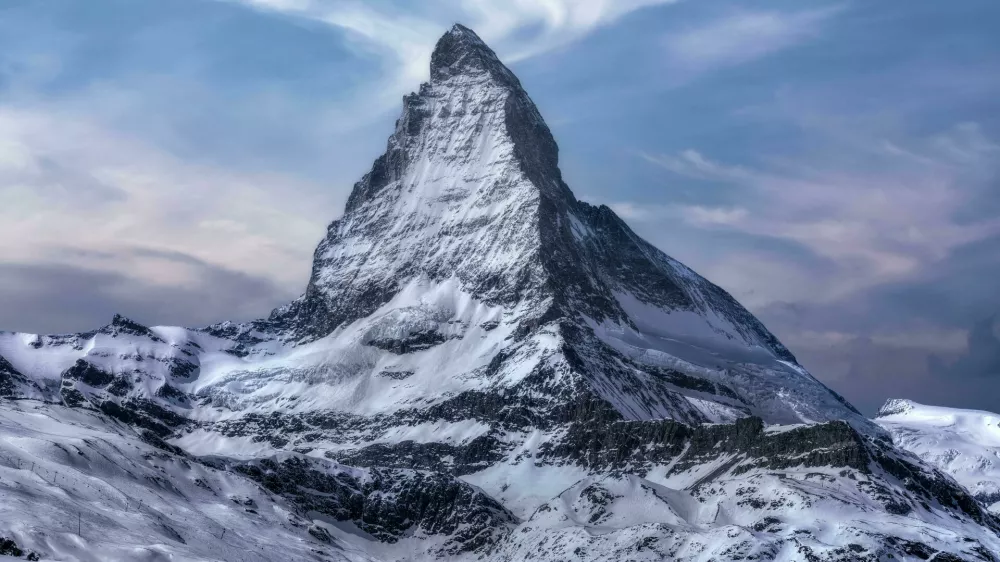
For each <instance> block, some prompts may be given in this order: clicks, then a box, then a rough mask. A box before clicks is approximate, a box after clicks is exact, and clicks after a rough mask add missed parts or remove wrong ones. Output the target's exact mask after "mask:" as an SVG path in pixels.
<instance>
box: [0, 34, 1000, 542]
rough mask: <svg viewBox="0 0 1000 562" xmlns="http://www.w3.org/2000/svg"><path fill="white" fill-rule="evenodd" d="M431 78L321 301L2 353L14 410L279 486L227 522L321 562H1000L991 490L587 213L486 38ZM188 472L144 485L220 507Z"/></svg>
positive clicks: (405, 117) (415, 99)
mask: <svg viewBox="0 0 1000 562" xmlns="http://www.w3.org/2000/svg"><path fill="white" fill-rule="evenodd" d="M430 70H431V72H430V76H431V80H430V82H429V83H427V84H424V85H423V86H421V88H420V90H419V92H417V93H415V94H411V95H409V96H407V97H406V98H404V103H403V106H404V107H403V114H402V116H401V117H400V119H399V121H398V122H397V123H396V129H395V131H394V132H393V134H392V136H391V137H390V139H389V143H388V146H387V149H386V152H385V154H383V155H382V156H380V157H379V158H378V159H377V160H376V161H375V163H374V165H373V166H372V169H371V171H370V172H369V173H368V174H366V175H365V176H364V177H363V178H362V180H361V181H360V182H358V183H357V184H356V185H355V186H354V190H353V192H352V194H351V196H350V198H349V200H348V203H347V208H346V210H345V213H344V215H343V216H342V217H341V218H340V219H338V220H336V221H334V222H333V223H332V224H331V225H330V227H329V229H328V232H327V234H326V236H325V237H324V239H323V240H322V241H321V242H320V244H319V246H318V247H317V249H316V254H315V259H314V263H313V270H312V276H311V279H310V281H309V285H308V287H307V289H306V292H305V294H303V296H302V297H300V298H299V299H297V300H296V301H294V302H292V303H290V304H289V305H288V306H285V307H282V308H280V309H278V310H276V311H274V312H273V313H272V315H271V316H270V317H269V318H268V319H266V320H259V321H256V322H251V323H247V324H234V323H230V322H223V323H220V324H217V325H214V326H211V327H208V328H204V329H197V330H193V329H185V328H174V327H163V326H156V327H146V326H143V325H141V324H139V323H137V322H134V321H132V320H129V319H127V318H124V317H121V316H116V317H115V318H114V320H113V321H112V322H111V324H109V325H108V326H105V327H103V328H100V329H98V330H95V331H92V332H88V333H83V334H71V335H60V336H37V335H30V334H16V333H0V396H6V397H10V398H14V399H19V400H26V402H25V404H28V405H29V406H30V407H32V408H36V409H38V410H40V411H42V412H46V415H48V416H51V417H52V419H65V420H68V421H67V422H66V423H67V424H70V425H71V424H72V423H76V422H74V421H72V420H74V419H76V418H74V416H77V414H78V413H80V412H86V415H87V416H92V417H93V419H100V420H102V421H101V422H100V423H101V424H105V425H106V426H107V428H111V429H107V431H113V432H114V433H115V434H116V435H118V434H119V433H127V434H128V436H129V438H131V439H133V440H135V442H136V443H137V444H138V443H140V442H142V443H144V444H146V445H150V446H152V448H153V449H155V450H156V451H158V453H157V455H159V456H162V458H163V459H170V462H171V463H173V464H175V465H178V466H180V467H182V468H183V470H178V471H176V472H175V476H176V477H177V478H180V477H181V476H183V475H188V474H201V475H202V476H205V475H207V474H211V475H212V479H213V480H212V481H213V482H215V484H206V483H205V480H204V479H201V478H200V477H199V479H196V480H195V483H194V486H195V487H197V488H199V489H201V488H205V486H208V488H207V489H208V490H211V493H212V494H215V491H214V489H215V488H217V487H219V486H228V485H230V484H226V483H225V479H226V478H229V479H232V482H231V484H232V486H233V488H234V489H239V490H243V491H245V490H247V489H248V487H250V488H252V487H253V482H256V483H259V485H260V486H262V487H263V490H261V491H260V492H259V493H256V494H255V497H256V498H257V499H256V500H254V501H255V502H257V503H246V501H249V500H241V501H237V500H233V504H234V505H237V506H238V509H239V510H240V513H239V514H238V515H239V517H229V516H227V517H229V518H230V519H231V520H233V521H242V522H243V523H241V525H243V524H244V523H245V521H244V519H245V518H246V517H247V515H246V514H250V515H253V516H257V515H263V513H260V514H259V513H257V512H256V509H257V504H260V505H265V504H266V505H268V506H270V508H271V509H273V513H271V514H269V515H275V514H277V515H278V516H280V517H279V519H281V518H284V516H285V515H286V514H287V513H291V515H290V516H289V517H288V518H287V520H288V521H289V522H290V524H291V525H292V527H293V528H294V529H286V528H283V530H282V532H281V533H278V534H279V535H280V536H287V535H286V533H285V531H287V532H289V533H292V534H293V535H295V536H297V537H298V540H302V541H312V542H310V543H309V544H314V543H315V544H317V545H323V546H322V547H319V546H317V548H316V549H315V550H314V551H312V554H310V555H301V552H302V549H296V550H295V552H296V553H297V554H295V555H294V556H292V555H290V557H289V559H294V560H302V559H323V560H326V559H335V560H339V559H341V558H338V557H337V556H339V555H337V556H334V555H331V554H330V553H331V552H345V553H347V552H349V553H351V554H350V557H351V558H350V559H352V560H355V559H363V560H367V559H369V558H368V557H366V556H367V555H364V556H362V555H360V554H358V556H357V557H355V556H354V554H355V553H358V552H369V551H370V554H371V555H370V559H372V560H396V559H417V560H423V559H433V558H440V557H445V556H448V557H456V558H457V559H462V560H473V559H476V560H495V561H501V560H504V561H506V560H509V561H514V560H526V559H536V560H540V561H542V562H545V561H555V560H559V561H564V560H579V561H584V560H608V561H612V560H614V561H618V560H663V559H671V560H686V561H692V562H693V561H703V560H720V561H728V560H752V559H757V560H771V559H782V560H792V559H806V560H828V561H833V560H837V561H844V562H846V561H849V560H850V561H857V560H872V561H875V560H884V559H889V558H892V557H896V558H897V559H899V558H902V559H906V557H908V556H917V557H924V558H930V557H932V556H933V557H936V558H935V559H937V560H951V559H959V560H963V559H980V560H986V561H994V562H996V558H995V557H994V556H993V555H992V554H990V553H991V552H995V551H997V549H998V548H1000V537H998V536H997V534H996V531H997V523H996V521H995V520H994V518H993V516H992V515H990V514H989V513H988V512H986V511H985V510H984V509H982V507H981V506H979V505H977V504H976V502H975V501H973V500H972V499H971V497H970V496H969V495H968V494H967V493H966V492H965V490H963V489H962V488H961V487H960V486H959V485H958V484H956V483H955V482H954V481H952V480H951V479H950V478H948V477H946V476H944V475H942V474H941V473H940V472H937V471H935V470H934V469H933V468H931V467H930V466H928V465H926V464H924V463H922V462H921V461H920V459H918V458H915V457H913V456H910V455H907V454H906V453H904V452H902V451H899V450H897V449H895V448H893V446H892V445H891V443H889V441H888V440H887V439H886V437H885V434H884V433H883V432H882V431H881V430H879V429H878V428H877V427H876V426H875V425H873V424H872V423H870V422H869V421H868V420H865V419H864V418H863V417H862V416H861V415H860V414H859V413H858V412H857V411H856V410H855V409H854V408H853V407H851V406H850V404H848V403H847V402H846V401H845V400H844V399H843V398H841V397H840V396H838V395H837V394H835V393H833V392H832V391H830V390H829V389H827V388H826V387H825V386H824V385H822V384H821V383H820V382H819V381H817V380H816V379H815V378H813V377H812V376H811V375H810V374H809V373H808V372H806V371H805V370H804V369H802V368H801V366H799V365H798V364H797V363H796V361H795V359H794V357H793V356H792V355H791V353H789V351H788V350H787V349H786V348H785V347H784V346H783V345H781V343H780V342H778V341H777V340H776V339H775V338H774V336H773V335H771V334H770V333H769V332H768V331H767V330H766V328H765V327H764V326H763V325H761V323H760V322H758V321H757V320H756V319H755V318H754V317H753V316H752V315H751V314H750V313H749V312H748V311H746V310H745V309H744V308H743V307H742V306H740V305H739V304H738V303H737V302H736V301H735V300H734V299H733V298H732V297H731V296H730V295H728V294H727V293H726V292H725V291H723V290H722V289H720V288H718V287H716V286H715V285H713V284H711V283H710V282H708V281H707V280H705V279H704V278H702V277H700V276H698V275H697V274H696V273H694V272H693V271H691V270H690V269H688V268H687V267H685V266H683V265H682V264H680V263H678V262H677V261H675V260H673V259H671V258H670V257H668V256H667V255H665V254H663V253H662V252H660V251H659V250H657V249H656V248H654V247H653V246H651V245H650V244H648V243H646V242H645V241H643V240H642V239H640V238H639V237H638V236H637V235H636V234H635V233H634V232H632V231H631V230H630V229H629V228H628V226H627V225H626V224H625V223H624V222H623V221H622V220H621V219H620V218H619V217H617V216H616V215H615V214H614V213H613V212H612V211H611V210H610V209H609V208H607V207H604V206H601V207H595V206H592V205H589V204H587V203H585V202H581V201H578V200H577V199H576V198H575V197H574V196H573V194H572V192H571V191H570V189H569V188H568V187H567V186H566V184H565V183H564V182H563V180H562V176H561V173H560V171H559V168H558V148H557V145H556V143H555V141H554V139H553V136H552V134H551V132H550V131H549V129H548V128H547V126H546V125H545V123H544V121H543V120H542V118H541V116H540V115H539V112H538V110H537V109H536V108H535V106H534V104H533V103H532V102H531V99H530V98H529V97H528V95H527V94H526V93H525V92H524V90H523V89H522V88H521V85H520V83H519V82H518V80H517V78H516V77H515V76H514V75H513V74H512V73H511V72H510V70H509V69H507V68H506V67H505V66H504V65H503V64H502V63H501V62H500V61H499V60H498V59H497V57H496V55H495V54H494V53H493V52H492V51H491V50H490V49H489V48H488V47H487V46H486V45H485V44H484V43H483V42H482V41H481V40H480V39H479V38H478V37H477V36H476V35H475V34H474V33H473V32H472V31H470V30H468V29H467V28H464V27H462V26H455V27H454V28H453V29H452V30H451V31H449V32H448V33H447V34H445V36H444V37H443V38H442V39H441V41H440V42H439V43H438V45H437V47H436V49H435V50H434V54H433V56H432V62H431V69H430ZM36 401H37V402H36ZM11 404H13V403H12V402H0V408H7V407H13V406H11ZM54 404H56V405H54ZM19 415H20V414H19ZM19 419H34V418H31V417H30V416H24V415H21V418H19ZM88 419H90V418H88ZM704 422H714V423H712V424H708V425H706V424H704ZM25 423H27V422H25ZM88 423H90V422H88ZM32 431H34V430H32ZM102 431H104V430H102ZM107 431H104V432H105V433H107ZM129 432H130V433H129ZM35 433H38V432H35ZM35 433H33V435H34V434H35ZM56 433H58V432H56ZM44 434H45V435H51V434H52V432H49V431H46V432H45V433H44ZM103 438H105V437H102V439H103ZM119 439H121V436H119V437H115V438H114V440H119ZM148 449H149V448H148V447H146V446H145V445H142V446H141V447H139V446H137V450H142V451H148ZM119 453H120V451H119V452H118V453H115V454H114V455H112V456H115V455H119ZM60 455H61V453H60ZM121 455H124V453H121ZM143 455H146V456H150V454H149V453H148V452H144V453H143ZM64 457H66V455H61V456H60V459H62V460H65V458H64ZM68 458H69V459H72V460H76V459H74V457H72V456H68ZM123 458H127V456H126V457H123ZM129 462H134V461H129ZM0 464H2V463H0ZM18 467H20V461H19V462H18ZM352 467H354V468H352ZM0 470H2V467H0ZM84 470H95V469H94V468H93V467H90V466H88V467H85V468H84ZM124 474H131V473H129V472H127V471H126V472H125V473H124ZM219 474H221V475H223V476H221V477H219V476H218V475H219ZM205 477H206V478H207V476H205ZM123 478H124V476H123ZM177 478H175V479H174V480H175V481H176V483H173V482H174V481H171V483H170V486H172V487H173V488H170V487H168V486H167V485H166V484H164V482H160V481H156V480H149V482H150V484H149V486H150V487H149V489H148V490H147V489H145V488H144V489H143V490H142V491H143V493H144V494H146V495H147V496H149V497H159V498H162V497H163V494H161V493H160V492H161V489H168V490H169V489H187V490H188V492H187V494H188V497H195V496H196V495H204V494H202V492H201V491H196V493H195V494H190V492H191V488H190V485H191V482H182V481H180V480H178V479H177ZM247 479H250V480H247ZM251 480H252V482H251ZM5 482H7V476H5V475H3V478H0V485H2V484H4V483H5ZM198 482H201V483H198ZM203 484H204V485H203ZM144 485H145V484H144ZM147 492H148V493H147ZM171 498H172V499H171V500H170V501H173V502H177V503H174V504H170V505H169V506H168V507H173V506H176V505H183V503H184V501H186V500H185V497H184V494H181V495H179V496H177V497H174V496H171ZM60 501H61V500H60ZM163 501H165V502H166V501H167V500H163ZM59 505H62V504H59ZM282 510H286V511H282ZM181 511H182V510H181ZM153 520H157V516H154V517H153ZM270 520H272V521H273V518H272V519H270ZM831 521H832V523H831ZM2 523H3V522H2V521H0V537H3V536H6V535H4V533H5V532H7V531H8V530H9V529H7V528H5V527H3V524H2ZM244 528H245V527H244ZM296 533H297V534H296ZM175 534H176V533H174V534H170V533H167V537H168V539H170V540H174V539H173V538H171V537H174V535H175ZM956 537H961V542H960V543H956ZM245 538H246V537H240V538H239V540H240V541H243V543H245V542H246V541H245V540H244V539H245ZM19 540H20V537H19ZM243 543H241V544H243ZM19 544H21V543H20V542H19ZM24 544H29V545H31V546H32V548H34V547H35V546H36V545H39V544H42V545H44V544H45V543H44V541H41V540H38V541H33V542H32V541H29V542H26V543H24ZM190 550H192V549H187V550H185V551H184V552H187V551H190ZM195 550H197V549H195ZM208 550H212V549H208ZM177 552H182V550H177ZM307 556H308V558H307ZM347 557H348V555H347V554H345V555H344V558H345V559H346V558H347ZM949 557H951V558H949ZM970 557H971V558H970ZM210 559H217V558H210Z"/></svg>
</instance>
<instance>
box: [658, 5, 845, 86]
mask: <svg viewBox="0 0 1000 562" xmlns="http://www.w3.org/2000/svg"><path fill="white" fill-rule="evenodd" d="M841 10H842V8H841V7H840V6H834V7H824V8H819V9H812V10H802V11H797V12H779V11H740V12H736V13H731V14H728V15H726V16H724V17H722V18H719V19H715V20H712V21H709V22H706V23H703V24H701V25H700V26H697V27H690V28H688V29H685V30H681V31H677V32H673V33H670V34H669V35H667V36H666V37H665V38H664V41H663V43H664V47H665V49H666V53H667V56H668V57H669V59H670V61H671V63H672V64H673V65H675V66H678V67H681V68H685V69H689V70H695V71H702V70H709V69H713V68H718V67H723V66H729V65H734V64H741V63H746V62H749V61H753V60H756V59H759V58H762V57H765V56H767V55H770V54H772V53H775V52H777V51H780V50H783V49H787V48H789V47H792V46H795V45H797V44H799V43H802V42H804V41H807V40H809V39H813V38H815V37H817V36H818V35H819V34H820V32H821V31H822V27H823V25H824V24H825V23H826V22H827V21H828V20H830V19H831V18H833V17H834V16H835V15H837V14H838V13H839V12H840V11H841Z"/></svg>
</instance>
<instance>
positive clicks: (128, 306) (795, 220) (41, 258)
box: [0, 0, 1000, 411]
mask: <svg viewBox="0 0 1000 562" xmlns="http://www.w3.org/2000/svg"><path fill="white" fill-rule="evenodd" d="M456 21H459V22H462V23H464V24H466V25H468V26H470V27H472V28H474V29H475V30H476V31H477V32H478V33H479V34H480V35H481V36H482V37H483V38H484V39H485V40H486V41H487V42H489V43H490V44H491V45H492V46H493V47H494V49H495V50H496V51H497V52H498V54H499V55H500V56H501V58H502V59H503V60H504V61H505V62H507V63H508V64H509V65H510V66H511V68H512V69H513V70H514V71H515V72H516V73H517V74H518V76H519V77H520V78H521V81H522V83H523V84H524V86H525V87H526V89H527V90H528V92H529V93H530V94H531V96H532V97H533V99H534V100H535V101H536V103H537V104H538V106H539V108H540V109H541V111H542V113H543V115H544V116H545V117H546V119H547V120H548V122H549V125H550V126H551V128H552V129H553V131H554V133H555V135H556V138H557V140H558V141H559V143H560V147H561V166H562V168H563V171H564V174H565V176H566V179H567V181H568V183H569V184H570V187H571V188H573V190H574V191H575V192H576V194H577V195H578V196H579V197H580V198H583V199H586V200H589V201H593V202H598V203H605V204H608V205H610V206H611V207H613V208H614V209H616V211H618V212H619V214H621V215H622V216H623V217H625V218H626V219H627V220H628V221H629V223H630V224H631V225H633V227H634V228H635V230H636V231H638V232H639V233H640V234H641V235H643V236H644V237H646V238H647V239H648V240H650V241H651V242H653V243H654V244H656V245H657V246H659V247H660V248H662V249H663V250H665V251H666V252H667V253H669V254H671V255H673V256H674V257H676V258H678V259H680V260H682V261H684V262H685V263H687V264H688V265H690V266H692V267H694V268H695V269H696V270H698V271H699V272H700V273H702V274H704V275H706V276H707V277H709V278H710V279H711V280H713V281H715V282H716V283H718V284H720V285H722V286H723V287H725V288H726V289H728V290H729V291H730V292H732V293H733V294H734V295H735V296H736V297H737V298H738V299H740V300H741V301H742V302H744V304H746V305H747V306H749V307H750V308H751V309H752V310H753V311H754V312H755V313H757V314H758V315H759V316H760V317H761V318H762V319H763V320H764V321H765V323H766V324H767V325H768V326H769V327H771V328H772V330H773V331H775V332H776V333H777V334H778V336H779V337H780V338H781V339H782V340H783V341H784V342H785V343H786V344H787V345H788V346H789V347H790V348H791V349H792V350H793V352H795V353H796V354H797V355H798V356H799V358H800V360H801V361H802V362H803V363H804V364H805V365H806V366H807V367H809V368H810V369H811V370H812V371H813V372H814V373H815V374H816V375H817V376H819V377H820V378H821V379H823V380H824V381H826V382H827V383H828V384H830V385H831V386H833V387H834V388H835V389H837V390H838V391H840V392H842V393H843V394H844V395H846V396H847V397H848V398H849V399H851V400H852V401H854V402H855V403H856V404H858V405H859V406H860V407H862V408H863V409H866V410H868V411H871V410H873V409H874V408H875V407H877V405H878V404H879V403H880V402H881V401H882V400H883V399H884V398H886V397H888V396H897V395H899V396H903V397H908V398H913V399H917V400H924V401H929V402H937V403H947V404H955V405H965V406H972V407H981V408H993V409H994V410H996V409H998V408H1000V404H996V400H995V399H994V398H993V397H995V396H998V395H1000V392H998V391H1000V341H998V340H1000V329H998V328H997V327H996V326H995V324H996V323H995V322H993V321H992V320H991V318H992V315H993V314H995V313H996V312H998V311H1000V291H998V290H997V289H996V287H997V283H996V279H997V278H998V274H1000V183H998V182H1000V179H998V178H1000V175H998V172H1000V170H998V167H1000V164H998V163H1000V73H998V72H997V71H996V69H997V68H1000V37H997V34H996V33H995V27H996V25H995V22H997V21H1000V4H997V3H996V2H993V1H987V0H980V1H977V0H963V1H962V2H936V1H929V0H925V1H902V0H896V1H884V2H860V1H854V2H809V3H805V2H793V1H784V2H783V1H762V2H744V3H735V2H726V1H714V0H679V1H662V0H630V1H623V0H617V1H610V0H608V1H602V0H575V1H574V0H546V1H541V0H535V1H528V0H509V1H505V2H499V1H494V0H490V1H487V0H463V1H459V0H454V1H450V0H434V1H428V2H420V3H417V2H376V1H369V2H351V1H344V0H233V1H214V0H164V1H159V0H157V1H153V0H145V1H134V0H88V1H87V2H80V1H78V0H5V2H3V3H2V5H0V200H2V201H3V204H2V205H0V270H2V271H0V325H2V326H3V327H4V328H6V329H17V330H25V331H37V332H59V331H71V330H82V329H87V328H91V327H94V326H96V325H100V324H103V323H105V322H106V321H107V319H109V318H110V316H111V315H112V314H113V313H115V312H121V313H124V314H126V315H130V316H134V317H136V318H137V319H138V320H140V321H143V322H147V323H176V324H185V325H201V324H206V323H209V322H213V321H217V320H221V319H226V318H234V319H249V318H253V317H257V316H261V315H264V314H266V312H267V311H268V310H269V309H270V308H271V307H273V306H275V305H278V304H281V303H282V302H283V301H285V300H287V299H289V298H292V297H294V296H295V295H296V294H297V293H298V292H299V291H300V290H301V289H302V288H303V287H304V284H305V281H306V279H307V276H308V270H309V261H310V258H311V253H312V250H313V248H314V246H315V243H316V242H317V241H318V239H319V238H320V236H321V235H322V233H323V230H324V228H325V226H326V224H327V223H328V222H329V221H330V220H332V219H333V218H335V217H336V216H337V215H339V214H340V212H341V210H342V206H343V203H344V201H345V199H346V196H347V194H348V192H349V190H350V187H351V185H352V184H353V182H354V181H356V180H357V179H358V178H360V176H361V175H362V174H363V173H364V172H365V171H367V169H368V168H369V166H370V164H371V161H372V160H373V159H374V158H375V157H376V156H377V155H378V154H379V153H380V152H381V151H382V149H383V148H384V145H385V139H386V137H387V136H388V134H389V132H390V131H391V129H392V123H393V121H394V120H395V118H396V116H397V113H398V110H399V106H400V99H401V97H402V95H403V94H405V93H407V92H409V91H412V90H415V89H416V87H417V86H418V84H419V83H420V82H421V81H422V80H425V79H426V78H427V72H428V70H427V64H428V60H429V56H430V51H431V49H432V48H433V45H434V42H435V41H436V39H437V37H439V36H440V35H441V34H442V33H443V32H444V31H445V30H446V29H447V28H448V27H449V26H450V25H451V24H452V23H454V22H456ZM970 334H972V335H973V336H975V337H973V338H972V340H970ZM970 341H972V342H974V343H973V344H970Z"/></svg>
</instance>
